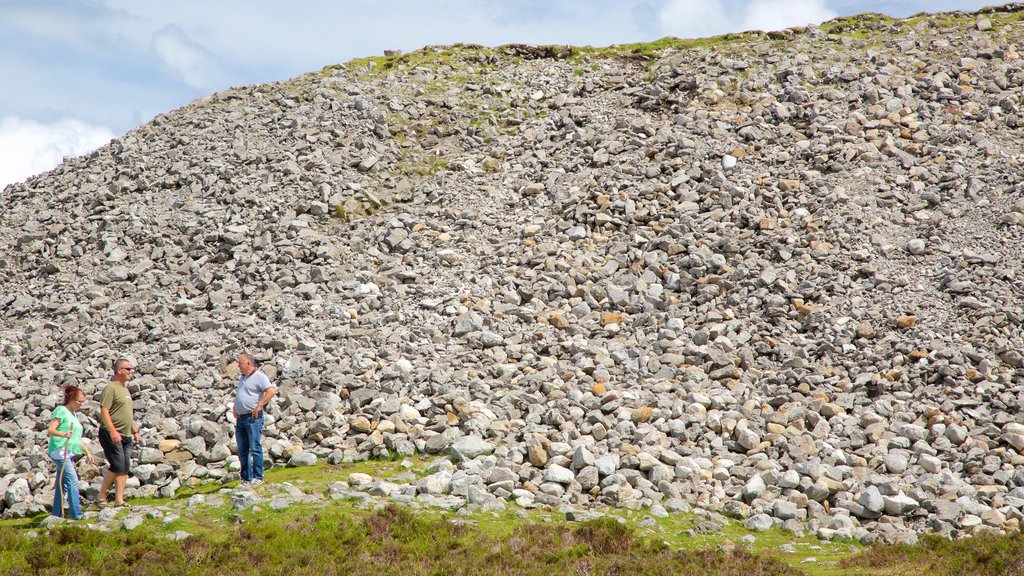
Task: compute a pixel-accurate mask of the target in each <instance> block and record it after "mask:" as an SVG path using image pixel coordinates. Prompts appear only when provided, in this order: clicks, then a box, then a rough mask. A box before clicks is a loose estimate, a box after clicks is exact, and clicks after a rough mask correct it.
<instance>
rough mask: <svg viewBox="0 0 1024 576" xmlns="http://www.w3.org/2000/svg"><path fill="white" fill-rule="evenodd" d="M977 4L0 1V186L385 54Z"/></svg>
mask: <svg viewBox="0 0 1024 576" xmlns="http://www.w3.org/2000/svg"><path fill="white" fill-rule="evenodd" d="M991 3H992V2H991V0H988V1H975V0H856V1H855V0H506V1H500V0H436V1H432V0H387V1H380V0H292V1H291V2H271V1H269V0H217V1H209V0H177V1H175V2H166V1H156V0H0V78H3V79H4V82H3V83H4V85H5V87H4V88H3V89H0V189H2V188H3V187H5V186H6V185H8V184H10V183H13V182H20V181H23V180H25V179H26V178H28V177H30V176H32V175H34V174H37V173H40V172H45V171H47V170H50V169H52V168H54V167H56V166H57V165H59V164H60V162H61V160H62V158H63V157H64V156H75V155H79V154H84V153H87V152H89V151H91V150H94V149H96V148H98V147H100V146H102V145H104V144H106V143H107V142H109V141H110V140H111V139H113V138H117V137H120V136H122V135H124V134H125V133H126V132H128V131H129V130H131V129H133V128H135V127H137V126H140V125H142V124H145V123H146V122H148V121H149V120H151V119H152V118H153V117H154V116H156V115H157V114H160V113H163V112H168V111H170V110H173V109H175V108H179V107H181V106H184V105H185V104H188V103H189V102H191V101H192V100H195V99H197V98H200V97H202V96H205V95H208V94H212V93H214V92H218V91H220V90H224V89H226V88H230V87H232V86H242V85H247V84H258V83H263V82H271V81H276V80H286V79H288V78H292V77H294V76H298V75H300V74H304V73H306V72H310V71H314V70H319V69H321V68H323V67H324V66H328V65H331V64H339V63H342V62H346V61H348V60H351V59H353V58H360V57H365V56H379V55H381V54H383V51H384V50H395V49H397V50H402V51H403V52H410V51H413V50H416V49H418V48H421V47H423V46H427V45H434V44H454V43H457V42H464V43H476V44H484V45H487V46H499V45H502V44H510V43H524V44H572V45H578V46H584V45H590V46H608V45H612V44H623V43H633V42H647V41H652V40H657V39H659V38H663V37H665V36H676V37H679V38H696V37H703V36H710V35H715V34H723V33H726V32H742V31H745V30H755V29H757V30H777V29H781V28H787V27H789V26H799V25H805V24H812V23H814V24H817V23H821V22H823V21H826V20H829V19H831V18H835V17H837V16H846V15H852V14H860V13H864V12H881V13H884V14H888V15H890V16H895V17H902V16H909V15H911V14H915V13H918V12H923V11H930V12H940V11H947V10H969V11H974V10H977V9H979V8H981V7H983V6H986V5H989V4H991Z"/></svg>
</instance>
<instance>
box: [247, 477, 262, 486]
mask: <svg viewBox="0 0 1024 576" xmlns="http://www.w3.org/2000/svg"><path fill="white" fill-rule="evenodd" d="M249 484H251V485H253V486H259V485H260V484H263V478H255V479H253V480H250V481H249Z"/></svg>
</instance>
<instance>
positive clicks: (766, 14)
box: [658, 0, 837, 38]
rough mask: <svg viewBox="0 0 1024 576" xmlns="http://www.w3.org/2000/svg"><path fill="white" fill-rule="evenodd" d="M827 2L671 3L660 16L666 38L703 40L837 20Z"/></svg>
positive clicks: (670, 0) (687, 0) (717, 0)
mask: <svg viewBox="0 0 1024 576" xmlns="http://www.w3.org/2000/svg"><path fill="white" fill-rule="evenodd" d="M836 16H837V14H836V13H835V12H834V11H832V10H831V9H829V8H828V6H827V5H826V2H825V0H742V1H736V0H733V1H730V0H668V2H666V3H665V4H664V6H662V8H661V10H660V11H659V12H658V21H659V23H660V25H661V29H662V31H663V32H664V33H665V34H670V35H673V36H678V37H681V38H699V37H703V36H713V35H717V34H725V33H727V32H740V31H746V30H780V29H782V28H788V27H790V26H802V25H805V24H817V23H820V22H823V21H825V20H830V19H832V18H835V17H836Z"/></svg>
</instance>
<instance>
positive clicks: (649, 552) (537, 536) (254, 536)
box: [0, 506, 800, 576]
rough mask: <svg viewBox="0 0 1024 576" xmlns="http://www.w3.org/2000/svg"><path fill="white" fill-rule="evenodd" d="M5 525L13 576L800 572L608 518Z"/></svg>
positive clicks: (343, 515)
mask: <svg viewBox="0 0 1024 576" xmlns="http://www.w3.org/2000/svg"><path fill="white" fill-rule="evenodd" d="M12 532H13V531H12V530H11V529H10V528H0V570H2V571H3V573H5V574H10V575H12V576H21V575H28V574H33V575H53V574H68V573H73V574H90V575H91V574H96V575H99V574H106V573H109V571H110V569H111V566H117V568H118V571H119V572H123V573H127V574H140V575H148V574H154V575H156V574H184V575H206V574H217V575H232V574H257V575H261V574H292V573H302V574H312V575H317V574H360V573H372V574H402V575H404V576H418V575H424V576H426V575H433V574H498V575H501V574H562V573H566V574H642V575H646V574H650V575H661V574H666V573H668V574H709V575H722V576H725V575H740V574H742V575H753V574H761V575H766V576H767V575H790V574H800V572H798V571H796V570H794V569H793V568H791V567H789V566H787V565H785V564H783V563H781V562H778V561H777V560H774V559H771V558H765V557H759V556H756V555H753V554H751V553H749V552H747V551H744V550H735V551H716V550H702V551H681V550H671V549H669V548H668V547H666V546H664V545H663V544H660V543H657V542H651V541H649V540H648V539H644V538H639V537H637V536H636V534H635V533H634V531H633V530H632V529H630V528H627V527H625V526H623V525H621V524H619V523H618V522H615V521H613V520H596V521H593V522H588V523H584V524H579V525H571V526H570V525H541V524H533V523H529V522H525V521H520V522H519V523H518V524H517V525H515V526H512V527H511V528H510V529H509V530H508V531H507V532H504V533H503V534H498V535H495V534H481V533H480V531H478V530H476V529H475V528H474V527H470V526H466V525H465V524H463V523H460V522H455V521H452V520H451V519H450V518H447V517H433V516H431V515H425V514H418V513H413V512H411V511H409V510H405V509H401V508H397V507H394V506H389V507H386V508H384V509H382V510H378V511H375V512H365V511H351V510H346V509H344V508H342V507H330V508H324V509H321V510H316V511H312V512H311V511H304V512H302V513H295V512H291V513H282V514H278V515H262V516H259V517H256V518H253V519H251V520H247V521H245V522H244V523H241V524H237V525H232V526H226V527H224V529H223V530H222V531H220V532H210V533H207V534H202V535H195V536H191V537H189V538H186V539H184V540H181V541H177V542H171V541H168V540H166V539H164V538H161V537H160V536H159V535H158V534H155V533H152V532H143V531H141V530H137V531H134V532H129V533H126V532H100V531H90V530H86V529H83V528H79V527H59V528H56V529H54V530H52V531H50V532H49V533H48V534H46V535H45V536H40V537H38V538H36V539H34V538H21V537H19V535H18V534H16V533H12ZM38 539H45V542H40V541H38Z"/></svg>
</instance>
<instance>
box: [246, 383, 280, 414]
mask: <svg viewBox="0 0 1024 576" xmlns="http://www.w3.org/2000/svg"><path fill="white" fill-rule="evenodd" d="M276 393H277V388H274V387H270V388H267V389H266V390H264V391H263V397H262V398H260V401H259V402H257V403H256V407H255V408H253V409H252V417H253V418H258V417H259V415H260V412H262V411H263V407H264V406H266V405H267V403H268V402H270V399H271V398H273V397H274V394H276Z"/></svg>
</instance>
